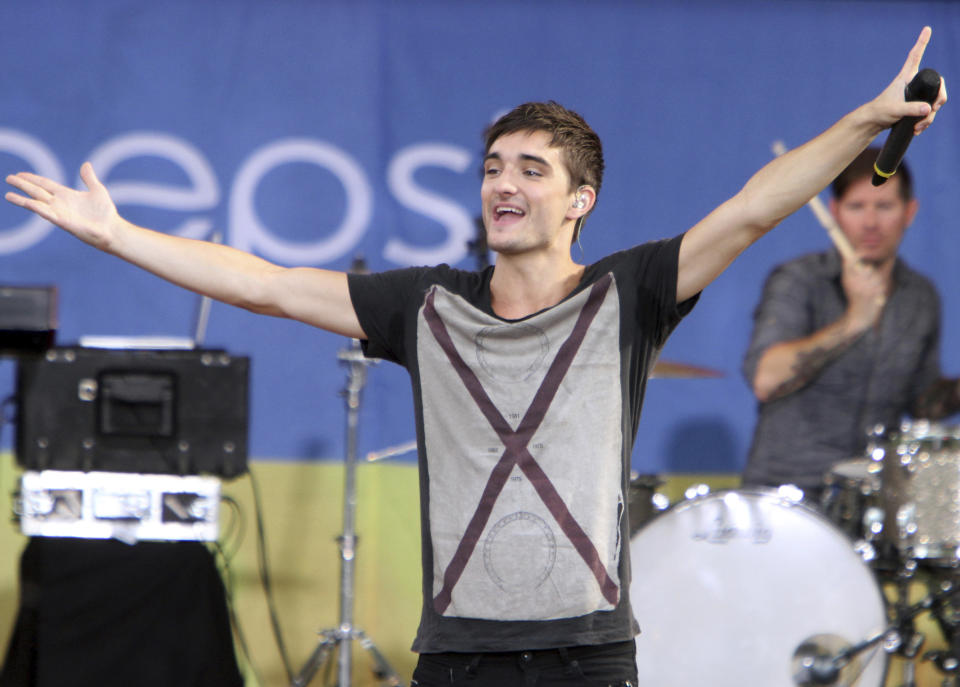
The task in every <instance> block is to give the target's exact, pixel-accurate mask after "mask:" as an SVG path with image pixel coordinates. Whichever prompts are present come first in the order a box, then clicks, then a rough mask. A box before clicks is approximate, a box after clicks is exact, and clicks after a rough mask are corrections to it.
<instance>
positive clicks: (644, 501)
mask: <svg viewBox="0 0 960 687" xmlns="http://www.w3.org/2000/svg"><path fill="white" fill-rule="evenodd" d="M662 485H663V480H662V479H661V478H660V477H658V476H657V475H638V474H635V473H631V475H630V484H629V485H628V491H627V512H628V517H629V528H630V529H629V532H630V536H633V534H634V533H635V532H636V531H637V530H639V529H640V528H641V527H643V525H644V524H646V523H647V522H649V521H650V520H651V519H652V518H653V517H655V516H656V515H657V513H661V512H663V511H665V510H666V509H667V508H669V507H670V499H669V498H667V496H666V494H661V493H659V492H658V491H657V488H658V487H660V486H662Z"/></svg>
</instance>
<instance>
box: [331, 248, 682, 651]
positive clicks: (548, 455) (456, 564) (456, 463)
mask: <svg viewBox="0 0 960 687" xmlns="http://www.w3.org/2000/svg"><path fill="white" fill-rule="evenodd" d="M680 242H681V237H676V238H674V239H671V240H664V241H658V242H651V243H647V244H643V245H641V246H637V247H635V248H632V249H630V250H625V251H622V252H619V253H615V254H614V255H611V256H608V257H606V258H604V259H602V260H600V261H599V262H597V263H595V264H593V265H590V266H588V267H587V268H586V270H585V272H584V275H583V278H582V280H581V282H580V284H579V285H578V287H577V288H576V289H575V290H574V291H573V292H572V293H571V294H570V295H569V296H568V297H567V298H565V299H564V300H563V301H562V302H560V303H559V304H557V305H555V306H553V307H551V308H547V309H546V310H543V311H540V312H538V313H535V314H533V315H531V316H529V317H525V318H523V319H520V320H504V319H502V318H500V317H498V316H496V315H495V314H494V313H493V310H492V308H491V305H490V288H489V285H490V278H491V275H492V274H493V268H489V269H487V270H485V271H483V272H465V271H461V270H456V269H452V268H450V267H448V266H445V265H441V266H438V267H431V268H411V269H403V270H395V271H391V272H384V273H380V274H373V275H350V279H349V284H350V296H351V298H352V300H353V305H354V309H355V310H356V312H357V316H358V318H359V320H360V324H361V325H362V327H363V329H364V332H365V333H366V335H367V337H368V339H367V341H366V342H365V352H366V353H367V355H369V356H372V357H380V358H384V359H387V360H392V361H394V362H397V363H399V364H401V365H403V366H404V367H406V369H407V370H408V372H409V374H410V378H411V382H412V387H413V394H414V409H415V413H416V423H417V444H418V454H419V461H420V487H421V489H420V494H421V528H422V542H423V550H422V554H423V596H424V604H423V611H422V615H421V621H420V628H419V630H418V633H417V638H416V640H415V642H414V646H413V648H414V650H415V651H418V652H422V653H429V652H439V651H465V652H481V651H505V650H513V649H519V648H524V649H537V648H550V647H559V646H573V645H580V644H599V643H605V642H613V641H622V640H626V639H630V638H631V637H633V635H634V634H636V632H637V624H636V621H634V620H633V614H632V611H631V608H630V603H629V598H628V591H629V575H630V570H629V555H627V551H626V549H627V537H628V522H627V519H626V517H625V513H624V510H625V502H626V500H625V499H624V494H625V493H626V488H627V482H628V478H629V466H630V455H631V450H632V447H633V440H634V436H635V434H636V429H637V423H638V421H639V418H640V408H641V405H642V403H643V394H644V389H645V383H646V378H647V373H648V371H649V369H650V366H651V365H652V364H653V362H654V361H655V359H656V356H657V354H658V352H659V350H660V348H661V347H662V346H663V343H664V342H665V341H666V338H667V336H668V335H669V333H670V332H671V331H672V330H673V328H674V327H675V326H676V325H677V324H678V323H679V321H680V319H681V318H682V317H683V316H684V315H685V314H686V313H687V312H689V310H690V309H691V308H692V307H693V304H694V302H695V299H691V300H690V301H688V302H687V303H684V304H682V305H681V306H679V307H678V305H677V303H676V288H677V259H678V253H679V247H680Z"/></svg>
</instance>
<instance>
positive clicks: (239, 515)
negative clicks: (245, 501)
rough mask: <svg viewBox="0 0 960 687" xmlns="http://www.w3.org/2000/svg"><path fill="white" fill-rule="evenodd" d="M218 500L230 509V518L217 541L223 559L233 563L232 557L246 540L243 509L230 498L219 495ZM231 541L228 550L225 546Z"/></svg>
mask: <svg viewBox="0 0 960 687" xmlns="http://www.w3.org/2000/svg"><path fill="white" fill-rule="evenodd" d="M220 500H221V501H222V502H223V503H225V504H226V505H228V506H229V507H230V512H231V515H232V517H231V518H230V522H229V523H228V524H227V528H226V530H225V531H223V532H221V534H220V537H219V538H218V541H219V542H220V546H221V547H222V548H223V551H224V557H225V558H226V559H227V561H233V557H234V556H236V555H237V551H239V550H240V546H241V545H242V544H243V542H244V540H245V539H246V520H245V519H244V517H243V509H242V508H241V507H240V504H239V503H237V501H236V499H234V498H233V497H232V496H227V495H226V494H221V495H220ZM231 541H232V542H233V547H232V549H228V548H227V545H228V544H229V543H230V542H231Z"/></svg>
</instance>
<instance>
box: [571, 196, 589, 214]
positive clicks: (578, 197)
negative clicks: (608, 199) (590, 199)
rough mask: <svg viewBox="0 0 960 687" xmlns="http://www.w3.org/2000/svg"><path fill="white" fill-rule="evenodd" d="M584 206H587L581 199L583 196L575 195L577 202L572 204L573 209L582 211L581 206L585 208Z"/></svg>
mask: <svg viewBox="0 0 960 687" xmlns="http://www.w3.org/2000/svg"><path fill="white" fill-rule="evenodd" d="M586 204H587V202H586V201H585V200H584V199H583V196H581V195H580V194H579V193H578V194H577V201H576V202H575V203H574V204H573V207H575V208H577V209H578V210H582V209H583V206H585V205H586Z"/></svg>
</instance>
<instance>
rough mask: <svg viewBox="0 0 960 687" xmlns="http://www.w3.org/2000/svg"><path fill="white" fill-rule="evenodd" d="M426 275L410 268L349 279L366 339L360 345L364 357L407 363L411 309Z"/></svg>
mask: <svg viewBox="0 0 960 687" xmlns="http://www.w3.org/2000/svg"><path fill="white" fill-rule="evenodd" d="M423 272H424V270H423V269H421V268H407V269H398V270H389V271H387V272H377V273H375V274H348V275H347V285H348V287H349V289H350V300H351V301H352V303H353V309H354V311H355V312H356V314H357V319H358V320H359V321H360V326H361V327H362V328H363V331H364V333H365V334H366V336H367V338H366V339H365V340H364V341H362V342H361V343H362V346H363V352H364V355H366V356H367V357H369V358H382V359H383V360H388V361H391V362H395V363H400V364H401V365H403V364H405V363H406V358H407V355H406V334H407V323H408V322H409V321H410V320H409V313H408V308H409V307H410V303H411V302H413V299H414V298H415V294H416V293H417V292H418V286H419V284H420V282H421V279H420V277H421V275H422V274H423Z"/></svg>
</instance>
